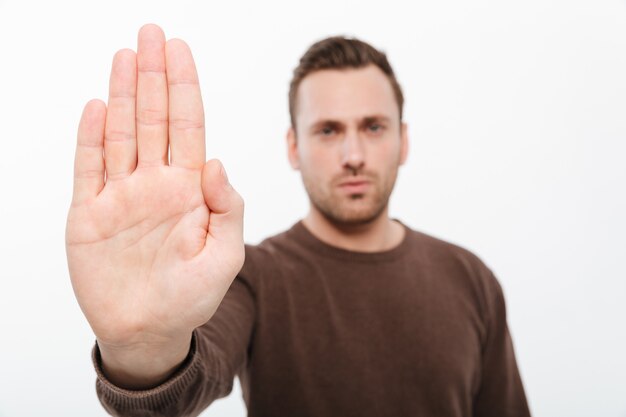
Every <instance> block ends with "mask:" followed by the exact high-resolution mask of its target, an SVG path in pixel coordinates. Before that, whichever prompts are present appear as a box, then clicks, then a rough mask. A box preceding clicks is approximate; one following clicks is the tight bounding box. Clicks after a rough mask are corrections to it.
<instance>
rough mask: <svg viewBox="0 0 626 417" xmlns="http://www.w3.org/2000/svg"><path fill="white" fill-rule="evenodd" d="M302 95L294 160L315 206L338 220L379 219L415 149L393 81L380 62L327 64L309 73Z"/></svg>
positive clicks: (291, 148) (292, 142)
mask: <svg viewBox="0 0 626 417" xmlns="http://www.w3.org/2000/svg"><path fill="white" fill-rule="evenodd" d="M297 100H298V101H297V106H296V108H297V114H296V115H295V119H296V127H297V132H294V131H293V129H291V128H290V129H289V132H288V134H287V143H288V152H289V160H290V163H291V165H292V167H293V168H295V169H299V170H300V172H301V174H302V181H303V183H304V187H305V188H306V191H307V193H308V195H309V198H310V200H311V203H312V208H313V209H314V210H318V211H319V212H320V213H321V214H322V215H324V216H325V217H326V218H327V219H328V220H329V221H331V222H333V223H335V224H363V223H368V222H370V221H372V220H374V219H376V218H377V217H378V216H379V215H380V214H381V213H383V212H384V211H385V210H386V208H387V202H388V200H389V196H390V195H391V191H392V190H393V186H394V183H395V181H396V176H397V173H398V167H399V166H400V165H401V164H402V163H404V161H405V159H406V155H407V148H408V144H407V141H408V139H407V131H406V130H407V128H406V124H404V123H403V124H400V120H399V109H398V105H397V103H396V100H395V96H394V93H393V89H392V87H391V83H390V82H389V80H388V79H387V77H386V76H385V74H384V73H383V72H382V71H381V70H380V69H379V68H378V67H376V66H374V65H370V66H367V67H364V68H359V69H345V70H321V71H316V72H313V73H311V74H309V75H307V76H306V77H305V78H304V79H303V80H302V82H301V84H300V86H299V88H298V99H297ZM296 133H297V135H296Z"/></svg>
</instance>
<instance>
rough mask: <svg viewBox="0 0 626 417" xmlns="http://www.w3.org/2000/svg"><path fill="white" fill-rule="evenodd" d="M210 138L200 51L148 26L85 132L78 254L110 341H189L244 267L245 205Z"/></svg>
mask: <svg viewBox="0 0 626 417" xmlns="http://www.w3.org/2000/svg"><path fill="white" fill-rule="evenodd" d="M204 140H205V138H204V113H203V107H202V99H201V95H200V88H199V84H198V76H197V73H196V69H195V65H194V62H193V58H192V55H191V52H190V50H189V48H188V47H187V45H186V44H185V43H184V42H183V41H181V40H169V41H167V42H166V41H165V36H164V34H163V32H162V31H161V29H160V28H158V27H157V26H154V25H147V26H144V27H143V28H142V29H141V30H140V32H139V40H138V48H137V53H136V54H135V52H133V51H131V50H121V51H119V52H118V53H117V54H116V55H115V57H114V59H113V68H112V72H111V79H110V90H109V100H108V105H105V104H104V103H103V102H101V101H99V100H92V101H90V102H89V103H88V104H87V105H86V106H85V110H84V112H83V116H82V118H81V122H80V125H79V130H78V144H77V149H76V160H75V176H74V195H73V200H72V205H71V208H70V212H69V215H68V222H67V232H66V245H67V257H68V265H69V271H70V276H71V279H72V285H73V288H74V291H75V293H76V297H77V299H78V301H79V304H80V306H81V308H82V310H83V312H84V313H85V315H86V317H87V320H88V321H89V323H90V325H91V327H92V329H93V330H94V332H95V334H96V336H97V338H98V341H99V343H101V344H108V345H110V346H130V345H133V344H142V343H159V342H161V341H165V340H168V339H175V338H176V337H180V335H184V334H190V333H191V331H192V330H193V329H194V328H196V327H198V326H200V325H202V324H203V323H204V322H206V321H207V320H209V319H210V318H211V316H212V315H213V313H214V312H215V310H216V309H217V307H218V305H219V303H220V301H221V300H222V298H223V296H224V294H225V293H226V291H227V290H228V287H229V286H230V283H231V282H232V280H233V278H234V277H235V275H236V274H237V272H238V271H239V269H240V268H241V265H242V262H243V257H244V246H243V236H242V222H243V218H242V217H243V202H242V200H241V197H240V196H239V195H238V194H237V192H236V191H235V190H234V189H233V188H232V187H231V186H230V185H229V183H228V180H227V179H226V175H225V172H224V169H223V167H222V165H221V163H220V162H219V161H217V160H211V161H209V162H206V163H205V142H204Z"/></svg>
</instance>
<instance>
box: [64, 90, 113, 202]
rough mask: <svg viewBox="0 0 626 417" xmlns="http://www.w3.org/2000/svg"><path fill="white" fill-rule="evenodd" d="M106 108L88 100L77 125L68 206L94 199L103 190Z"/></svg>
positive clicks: (102, 104) (95, 101) (101, 104)
mask: <svg viewBox="0 0 626 417" xmlns="http://www.w3.org/2000/svg"><path fill="white" fill-rule="evenodd" d="M105 119H106V105H105V104H104V103H103V102H102V101H101V100H91V101H89V102H88V103H87V104H86V105H85V108H84V110H83V115H82V117H81V118H80V123H79V125H78V141H77V143H76V156H75V158H74V195H73V198H72V205H78V204H82V203H83V202H85V201H86V200H89V199H91V198H94V197H95V196H97V195H98V193H100V191H101V190H102V187H104V157H103V149H104V148H103V146H104V124H105Z"/></svg>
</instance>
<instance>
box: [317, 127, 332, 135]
mask: <svg viewBox="0 0 626 417" xmlns="http://www.w3.org/2000/svg"><path fill="white" fill-rule="evenodd" d="M334 132H335V129H333V128H332V127H328V126H326V127H323V128H322V129H321V130H320V133H321V134H322V136H330V135H331V134H332V133H334Z"/></svg>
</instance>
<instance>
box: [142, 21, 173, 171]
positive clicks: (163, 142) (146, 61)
mask: <svg viewBox="0 0 626 417" xmlns="http://www.w3.org/2000/svg"><path fill="white" fill-rule="evenodd" d="M136 119H137V165H138V166H153V165H164V164H167V77H166V75H165V35H164V34H163V31H162V30H161V28H160V27H158V26H156V25H146V26H144V27H142V28H141V29H140V30H139V38H138V45H137V108H136Z"/></svg>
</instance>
